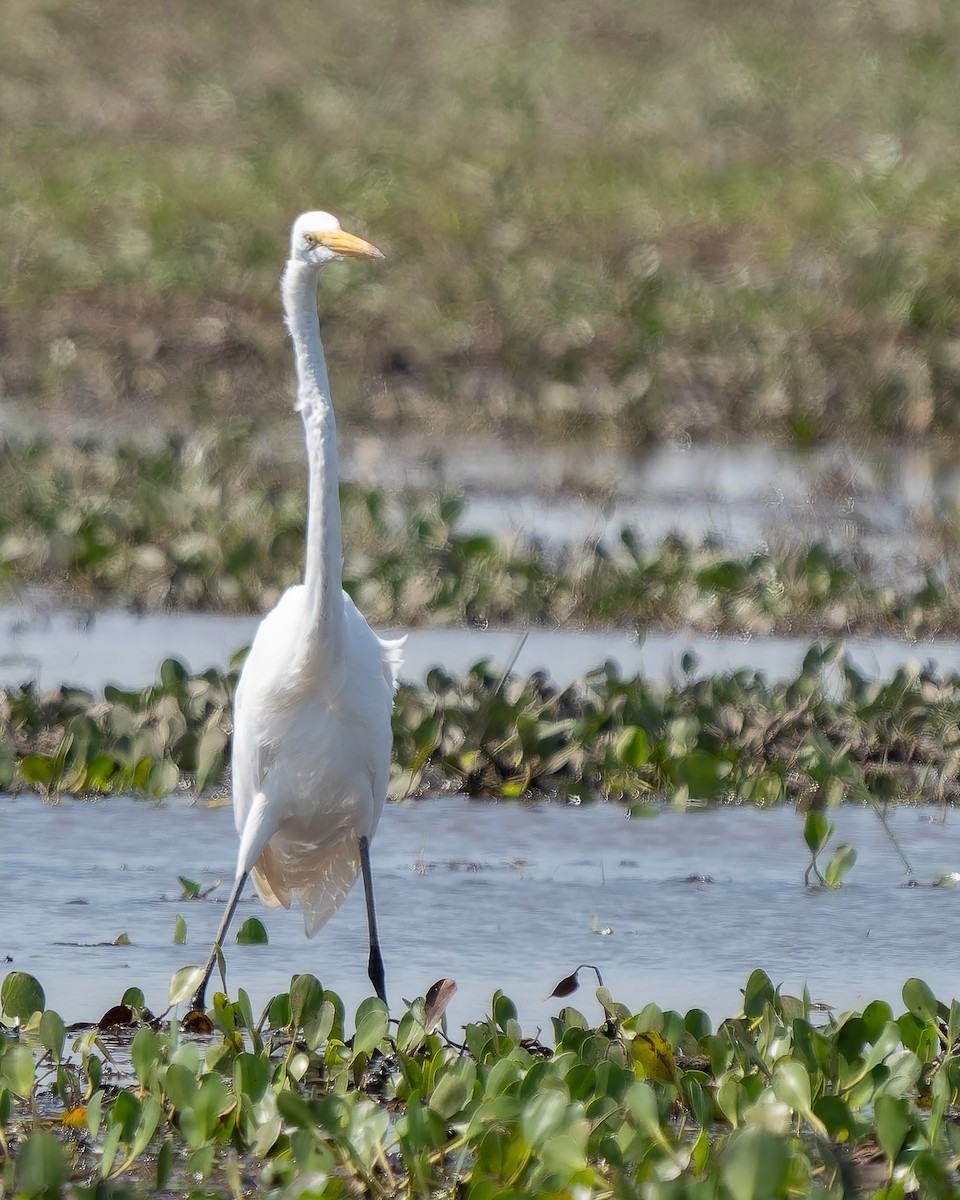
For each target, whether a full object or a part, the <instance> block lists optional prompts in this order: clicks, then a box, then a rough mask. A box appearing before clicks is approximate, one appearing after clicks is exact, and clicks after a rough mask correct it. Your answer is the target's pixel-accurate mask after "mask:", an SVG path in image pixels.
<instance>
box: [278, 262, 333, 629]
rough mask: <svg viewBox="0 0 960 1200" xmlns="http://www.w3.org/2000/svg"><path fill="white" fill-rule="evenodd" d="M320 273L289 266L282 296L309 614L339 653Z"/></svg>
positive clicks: (307, 617) (329, 407)
mask: <svg viewBox="0 0 960 1200" xmlns="http://www.w3.org/2000/svg"><path fill="white" fill-rule="evenodd" d="M318 273H319V272H318V270H317V268H316V267H310V266H307V265H305V264H304V263H300V262H295V261H293V260H291V261H289V262H288V263H287V265H286V268H285V269H284V272H283V279H282V282H281V285H280V294H281V298H282V300H283V311H284V316H285V318H286V322H287V327H288V328H289V330H290V336H291V337H292V338H293V352H294V357H295V359H296V363H297V379H298V387H297V404H296V407H297V408H298V409H299V411H300V415H301V417H302V418H303V427H304V431H305V433H306V440H307V461H308V464H309V481H308V500H307V544H306V561H305V564H304V576H303V583H304V591H305V597H304V599H305V609H304V619H305V621H306V623H307V626H308V630H307V631H305V632H310V631H312V632H313V633H314V635H315V646H316V648H319V649H320V650H321V651H322V650H323V648H325V647H329V648H331V650H333V649H339V647H340V645H341V643H342V638H341V636H340V634H339V630H340V628H341V626H342V624H343V620H344V615H343V602H342V599H341V586H342V575H343V537H342V534H341V530H340V495H339V480H338V473H337V429H336V423H335V421H334V416H333V405H332V404H331V402H330V384H329V383H328V381H327V366H326V362H325V361H324V357H323V345H322V343H321V341H320V320H319V317H318V316H317V275H318Z"/></svg>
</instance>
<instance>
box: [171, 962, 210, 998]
mask: <svg viewBox="0 0 960 1200" xmlns="http://www.w3.org/2000/svg"><path fill="white" fill-rule="evenodd" d="M202 979H203V967H181V968H180V970H179V971H176V972H175V973H174V976H173V978H172V979H171V980H170V989H169V992H168V995H167V1001H168V1003H170V1004H179V1003H180V1002H181V1000H188V999H189V998H190V997H191V996H192V995H193V994H194V992H196V990H197V988H198V987H199V986H200V981H201V980H202Z"/></svg>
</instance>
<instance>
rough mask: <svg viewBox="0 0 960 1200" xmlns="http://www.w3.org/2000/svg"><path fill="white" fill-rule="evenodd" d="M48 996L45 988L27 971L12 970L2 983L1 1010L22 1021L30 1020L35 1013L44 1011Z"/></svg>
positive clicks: (0, 985)
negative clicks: (44, 992)
mask: <svg viewBox="0 0 960 1200" xmlns="http://www.w3.org/2000/svg"><path fill="white" fill-rule="evenodd" d="M45 1007H46V997H45V996H44V994H43V988H42V987H41V986H40V984H39V982H38V981H37V980H36V979H34V977H33V976H32V975H28V974H27V973H26V972H25V971H11V972H10V973H9V974H8V975H7V976H6V977H5V978H4V981H3V983H2V984H0V1011H2V1012H5V1013H6V1014H7V1016H8V1017H13V1018H14V1020H17V1021H20V1022H26V1021H29V1020H30V1018H31V1017H32V1016H33V1014H34V1013H37V1012H43V1010H44V1008H45Z"/></svg>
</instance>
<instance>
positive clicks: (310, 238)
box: [303, 233, 320, 246]
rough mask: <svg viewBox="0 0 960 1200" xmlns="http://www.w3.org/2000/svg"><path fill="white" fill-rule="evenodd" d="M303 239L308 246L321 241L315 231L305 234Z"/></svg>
mask: <svg viewBox="0 0 960 1200" xmlns="http://www.w3.org/2000/svg"><path fill="white" fill-rule="evenodd" d="M303 240H304V241H305V242H306V243H307V245H308V246H315V245H316V244H317V242H319V241H320V239H319V238H318V237H317V235H316V234H315V233H305V234H304V235H303Z"/></svg>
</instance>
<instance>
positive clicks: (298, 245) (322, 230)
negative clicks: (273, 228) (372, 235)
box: [290, 212, 383, 267]
mask: <svg viewBox="0 0 960 1200" xmlns="http://www.w3.org/2000/svg"><path fill="white" fill-rule="evenodd" d="M290 257H291V259H292V260H293V261H294V262H302V263H306V264H307V265H309V266H314V267H322V266H323V265H324V264H325V263H328V262H332V261H333V260H334V259H335V258H383V255H382V254H381V253H380V251H379V250H378V249H377V248H376V246H371V245H370V243H369V242H365V241H364V240H363V238H358V237H356V236H354V234H352V233H347V231H346V230H345V229H341V228H340V222H339V221H338V220H337V218H336V217H332V216H331V215H330V214H329V213H326V212H307V213H303V214H301V215H300V216H299V217H297V219H296V220H295V221H294V223H293V229H291V231H290Z"/></svg>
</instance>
